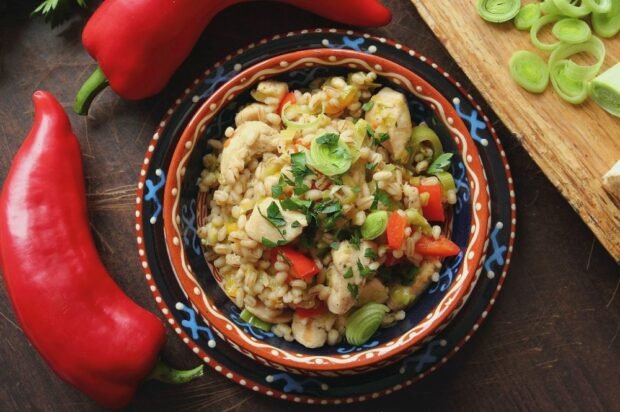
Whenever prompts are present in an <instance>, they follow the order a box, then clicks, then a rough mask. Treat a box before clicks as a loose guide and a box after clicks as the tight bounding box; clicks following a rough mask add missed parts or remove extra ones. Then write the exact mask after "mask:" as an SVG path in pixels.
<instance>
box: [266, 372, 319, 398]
mask: <svg viewBox="0 0 620 412" xmlns="http://www.w3.org/2000/svg"><path fill="white" fill-rule="evenodd" d="M265 380H266V381H267V382H269V383H272V382H277V381H284V383H285V385H284V388H282V390H283V391H284V392H286V393H291V392H296V393H304V386H309V385H316V386H318V387H319V388H321V389H322V390H324V391H325V390H327V389H328V386H327V385H326V384H325V383H323V382H321V381H319V380H318V379H314V378H308V379H304V380H302V381H297V380H295V378H293V377H292V376H291V375H289V374H287V373H276V374H274V375H267V377H266V378H265Z"/></svg>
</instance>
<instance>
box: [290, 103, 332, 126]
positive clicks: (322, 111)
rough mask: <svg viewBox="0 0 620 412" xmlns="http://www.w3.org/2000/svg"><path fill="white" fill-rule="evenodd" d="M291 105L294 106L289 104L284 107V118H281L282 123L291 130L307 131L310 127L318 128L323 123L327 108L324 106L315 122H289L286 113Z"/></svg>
mask: <svg viewBox="0 0 620 412" xmlns="http://www.w3.org/2000/svg"><path fill="white" fill-rule="evenodd" d="M291 105H292V104H291V103H290V102H288V103H286V104H285V105H284V107H282V116H281V117H282V123H284V125H285V126H286V127H287V128H289V129H307V128H308V127H312V126H316V125H317V124H318V123H319V122H320V121H321V119H322V118H323V116H324V114H325V106H323V108H322V109H321V113H320V114H319V115H318V116H317V117H316V119H314V120H313V121H311V122H308V123H301V122H294V121H292V120H289V118H288V116H287V115H286V112H287V110H288V109H289V107H290V106H291Z"/></svg>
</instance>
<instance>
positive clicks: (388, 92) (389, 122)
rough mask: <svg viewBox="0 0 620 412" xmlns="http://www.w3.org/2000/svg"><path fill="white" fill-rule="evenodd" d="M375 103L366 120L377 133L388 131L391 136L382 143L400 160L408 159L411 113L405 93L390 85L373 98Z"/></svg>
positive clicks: (372, 100)
mask: <svg viewBox="0 0 620 412" xmlns="http://www.w3.org/2000/svg"><path fill="white" fill-rule="evenodd" d="M370 101H371V102H373V103H374V105H373V106H372V108H371V109H370V110H369V111H368V112H366V121H367V122H368V123H370V125H371V126H373V128H374V129H375V132H377V133H388V134H389V135H390V138H389V139H388V140H386V141H384V142H383V143H381V145H382V146H383V147H384V148H385V149H386V150H387V151H388V152H390V154H391V155H392V158H393V159H394V160H396V161H399V162H403V163H404V162H405V161H406V160H407V156H408V152H407V146H408V145H409V142H410V140H411V131H412V125H411V114H410V113H409V107H408V106H407V99H406V98H405V95H403V94H402V93H399V92H397V91H395V90H393V89H390V88H389V87H384V88H383V89H381V90H379V92H378V93H377V94H375V95H374V96H373V97H372V98H371V99H370Z"/></svg>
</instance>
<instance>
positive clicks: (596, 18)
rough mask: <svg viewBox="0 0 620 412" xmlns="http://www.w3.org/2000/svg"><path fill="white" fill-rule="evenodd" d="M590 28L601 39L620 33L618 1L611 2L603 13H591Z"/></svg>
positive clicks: (619, 6)
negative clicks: (592, 28) (607, 9)
mask: <svg viewBox="0 0 620 412" xmlns="http://www.w3.org/2000/svg"><path fill="white" fill-rule="evenodd" d="M592 27H594V32H595V33H596V34H598V35H599V36H601V37H606V38H608V37H613V36H615V35H616V34H618V32H620V0H611V7H610V9H609V11H607V12H605V13H600V12H596V11H595V12H593V13H592Z"/></svg>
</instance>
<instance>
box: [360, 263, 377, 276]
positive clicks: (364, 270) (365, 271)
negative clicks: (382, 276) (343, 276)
mask: <svg viewBox="0 0 620 412" xmlns="http://www.w3.org/2000/svg"><path fill="white" fill-rule="evenodd" d="M357 269H358V270H359V271H360V276H361V277H363V278H366V277H368V276H370V275H372V274H373V273H375V271H374V270H372V269H371V268H369V267H368V266H364V265H363V264H362V262H361V261H360V260H359V259H358V260H357Z"/></svg>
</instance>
